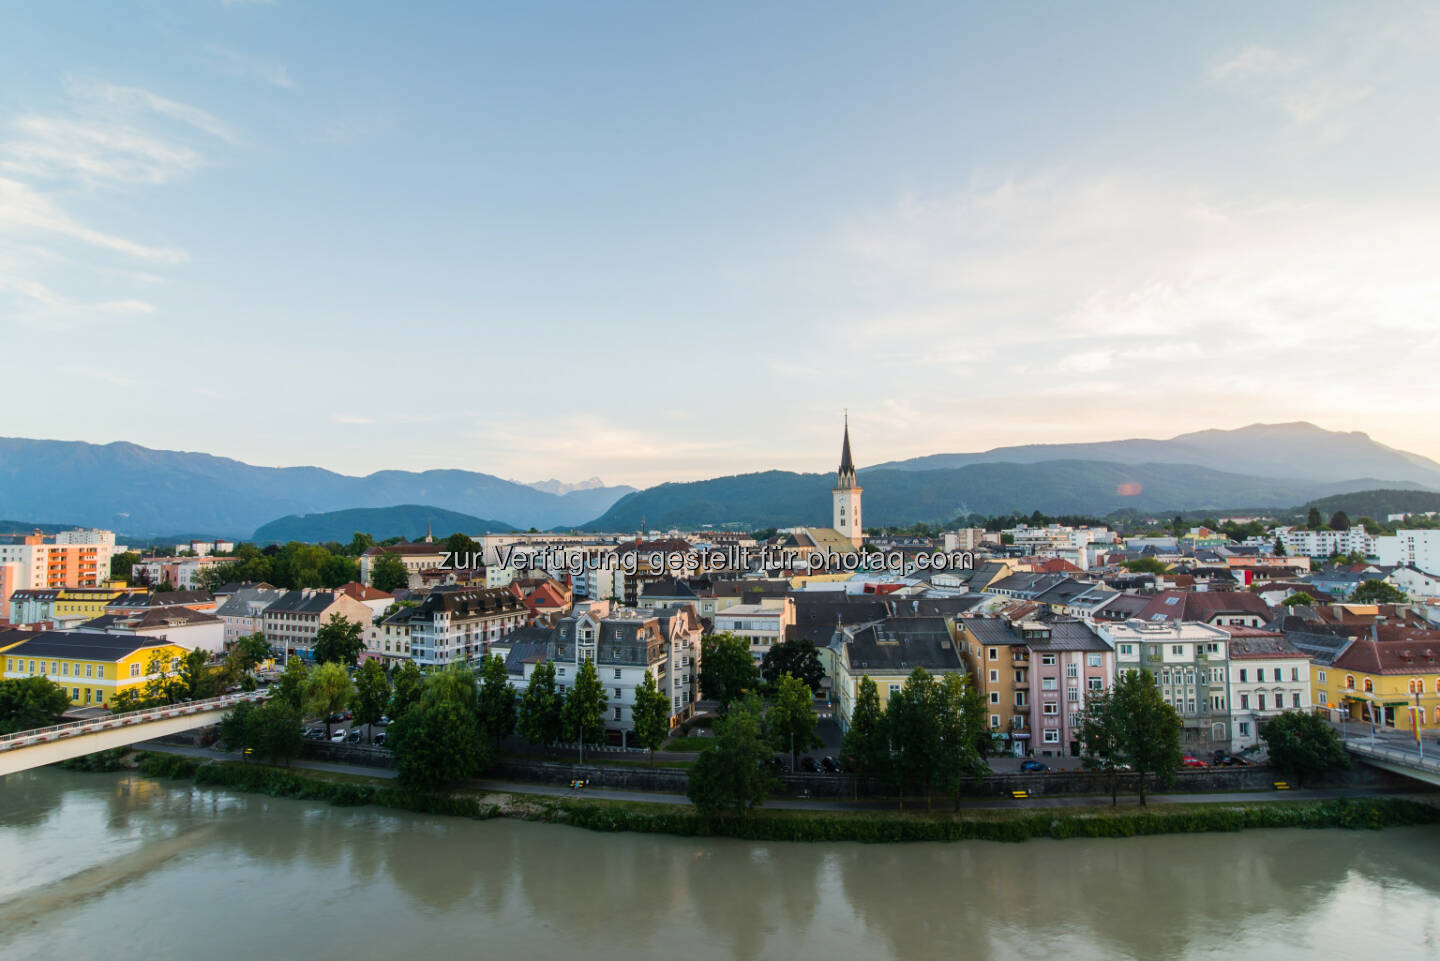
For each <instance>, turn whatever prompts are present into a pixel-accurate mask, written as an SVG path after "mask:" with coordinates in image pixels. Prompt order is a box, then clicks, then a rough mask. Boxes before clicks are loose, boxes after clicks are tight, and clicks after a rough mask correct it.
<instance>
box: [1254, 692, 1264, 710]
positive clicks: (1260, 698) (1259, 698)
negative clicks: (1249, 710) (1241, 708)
mask: <svg viewBox="0 0 1440 961" xmlns="http://www.w3.org/2000/svg"><path fill="white" fill-rule="evenodd" d="M1255 707H1256V708H1257V709H1258V710H1261V711H1263V710H1265V695H1264V694H1256V695H1255Z"/></svg>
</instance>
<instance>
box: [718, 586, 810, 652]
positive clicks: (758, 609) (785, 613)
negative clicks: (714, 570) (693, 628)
mask: <svg viewBox="0 0 1440 961" xmlns="http://www.w3.org/2000/svg"><path fill="white" fill-rule="evenodd" d="M794 623H795V601H794V599H793V598H790V597H783V598H778V599H770V600H765V601H761V602H760V603H758V604H735V605H733V606H731V607H727V608H725V609H724V610H721V611H716V612H715V617H714V624H715V633H716V634H733V635H734V636H736V637H739V638H742V639H744V640H745V642H746V643H747V644H749V645H750V654H751V655H752V656H753V657H754V658H755V660H757V661H758V660H761V659H763V658H764V657H765V655H766V654H767V653H769V651H770V648H771V647H772V646H774V645H776V644H779V643H780V642H781V641H783V640H784V639H785V632H786V631H787V630H788V629H789V628H790V627H791V626H792V625H793V624H794Z"/></svg>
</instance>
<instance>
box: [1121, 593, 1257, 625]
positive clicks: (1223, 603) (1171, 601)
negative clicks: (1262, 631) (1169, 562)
mask: <svg viewBox="0 0 1440 961" xmlns="http://www.w3.org/2000/svg"><path fill="white" fill-rule="evenodd" d="M1272 616H1274V612H1273V611H1272V610H1270V607H1269V605H1268V604H1266V603H1265V602H1264V601H1262V600H1261V599H1260V598H1258V597H1256V596H1255V595H1254V594H1251V593H1249V592H1247V591H1161V592H1160V593H1158V594H1156V595H1154V596H1153V597H1151V598H1150V601H1149V603H1148V604H1146V606H1145V607H1144V608H1143V609H1142V610H1141V612H1140V615H1139V617H1140V620H1144V621H1156V622H1171V621H1196V622H1199V623H1201V624H1230V625H1238V626H1242V627H1262V626H1263V625H1264V624H1265V623H1266V622H1267V621H1269V620H1270V618H1271V617H1272Z"/></svg>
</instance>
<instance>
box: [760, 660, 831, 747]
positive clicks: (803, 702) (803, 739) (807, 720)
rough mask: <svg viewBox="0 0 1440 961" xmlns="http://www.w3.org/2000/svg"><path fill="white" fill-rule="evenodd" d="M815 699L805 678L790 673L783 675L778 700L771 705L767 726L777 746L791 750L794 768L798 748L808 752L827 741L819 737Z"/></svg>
mask: <svg viewBox="0 0 1440 961" xmlns="http://www.w3.org/2000/svg"><path fill="white" fill-rule="evenodd" d="M813 700H814V698H813V697H812V696H811V694H810V688H809V687H808V686H807V685H806V684H805V682H804V681H802V680H800V679H799V678H797V677H793V676H791V675H789V674H782V675H780V678H779V680H778V682H777V683H776V685H775V702H774V703H773V704H771V705H770V711H769V713H768V714H767V715H766V718H765V725H766V728H767V729H768V731H769V734H770V738H771V745H772V746H773V747H774V749H775V750H777V751H788V752H789V753H790V764H791V770H794V767H795V763H796V752H797V751H808V750H809V749H810V748H812V747H818V746H819V745H820V744H822V743H823V742H822V741H821V740H820V739H819V738H818V737H816V736H815V724H816V718H815V708H814V706H813V703H812V702H813Z"/></svg>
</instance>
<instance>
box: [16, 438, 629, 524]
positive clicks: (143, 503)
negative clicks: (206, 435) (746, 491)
mask: <svg viewBox="0 0 1440 961" xmlns="http://www.w3.org/2000/svg"><path fill="white" fill-rule="evenodd" d="M633 490H634V488H631V487H598V488H592V489H588V490H577V491H572V492H570V493H567V494H552V493H548V492H545V491H538V490H535V489H533V488H531V487H527V486H525V485H524V484H516V483H513V482H511V481H507V480H504V479H502V478H499V477H496V476H494V475H491V474H481V473H477V472H475V471H464V470H429V471H421V472H415V471H401V470H386V471H378V472H376V473H374V474H369V475H367V476H365V477H351V476H348V475H345V474H337V473H335V472H334V471H329V470H325V469H323V468H319V467H256V466H253V465H251V464H245V463H242V462H241V461H237V460H231V459H230V458H228V457H215V456H212V455H210V454H197V453H189V452H182V451H166V450H152V449H150V448H148V447H141V446H139V445H137V444H129V443H123V442H119V443H113V444H87V443H83V442H78V441H55V440H30V439H26V438H19V437H4V438H0V517H13V518H22V519H25V520H27V521H46V522H61V521H63V522H65V523H73V524H81V525H86V526H95V527H105V528H110V529H111V530H116V531H121V532H124V533H127V534H131V535H136V536H143V535H152V534H168V533H170V532H173V531H180V530H183V531H208V532H211V533H213V534H215V535H220V536H229V537H247V538H248V537H249V536H250V535H251V533H252V532H253V531H254V530H255V529H256V528H257V527H259V526H261V525H262V524H265V523H268V522H269V521H272V520H274V519H276V518H278V517H283V516H285V515H288V514H314V513H320V512H324V511H334V510H345V509H349V508H354V507H393V506H395V505H396V504H417V503H419V504H426V505H430V506H434V507H440V508H444V509H445V510H452V511H459V512H461V513H464V514H470V515H474V516H476V517H493V518H497V519H499V520H501V521H503V522H504V523H506V524H509V525H512V526H514V527H518V528H521V529H524V528H527V527H538V528H541V529H542V530H543V529H547V528H552V527H570V526H574V525H577V524H583V523H585V522H586V521H588V520H590V519H592V518H594V517H595V516H597V515H599V514H601V513H603V512H604V511H605V509H606V508H608V507H609V506H610V505H611V504H613V503H614V502H615V501H616V500H618V499H619V498H620V497H622V496H624V495H625V494H628V493H630V492H632V491H633ZM345 539H346V540H348V539H349V533H348V532H347V534H346V538H345Z"/></svg>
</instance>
